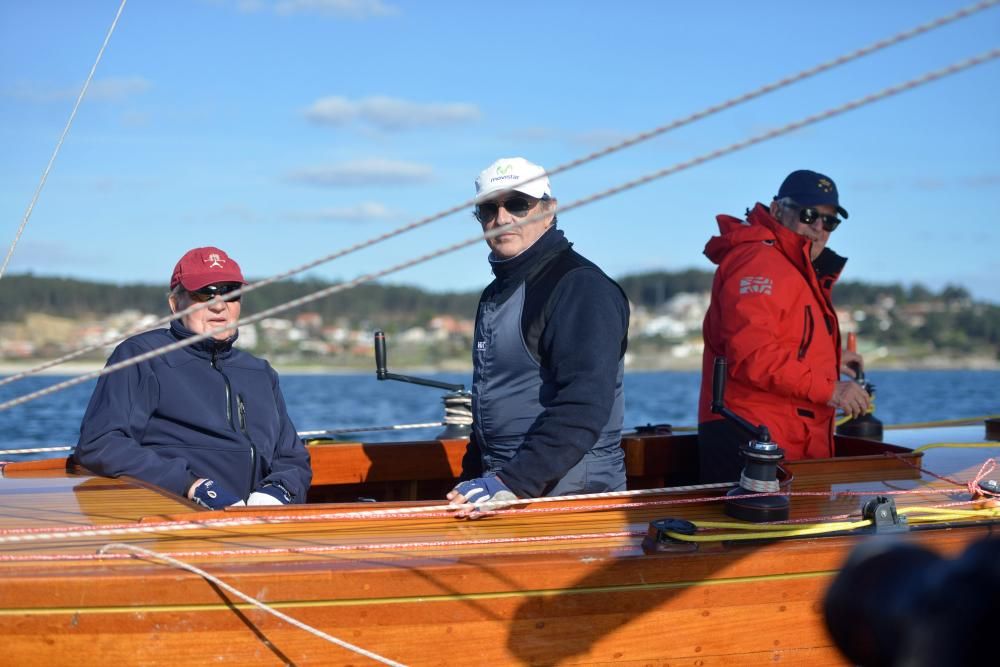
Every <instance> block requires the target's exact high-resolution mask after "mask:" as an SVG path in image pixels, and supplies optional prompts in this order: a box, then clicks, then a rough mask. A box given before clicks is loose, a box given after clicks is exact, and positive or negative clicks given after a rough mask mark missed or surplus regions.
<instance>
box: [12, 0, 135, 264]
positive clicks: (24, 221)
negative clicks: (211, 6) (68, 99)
mask: <svg viewBox="0 0 1000 667" xmlns="http://www.w3.org/2000/svg"><path fill="white" fill-rule="evenodd" d="M126 2H128V0H122V4H120V5H119V6H118V13H117V14H115V20H114V21H112V22H111V27H110V28H109V29H108V34H107V35H106V36H105V37H104V43H103V44H101V50H100V51H98V52H97V59H96V60H95V61H94V65H93V66H92V67H91V68H90V74H88V75H87V80H86V81H84V82H83V88H81V89H80V94H79V95H78V96H77V98H76V103H75V104H74V105H73V110H72V111H71V112H70V114H69V120H68V121H66V127H64V128H63V131H62V134H61V135H59V141H57V142H56V148H55V150H54V151H52V157H50V158H49V163H48V164H47V165H46V166H45V171H43V172H42V178H41V180H40V181H39V182H38V187H37V188H35V195H34V196H33V197H32V198H31V202H30V203H29V204H28V210H26V211H25V212H24V219H22V220H21V225H20V226H19V227H18V228H17V234H15V235H14V241H13V242H12V243H11V244H10V249H9V250H7V257H5V258H4V260H3V265H2V266H0V279H3V274H4V272H5V271H6V270H7V265H8V264H9V263H10V258H11V257H12V256H13V255H14V248H16V247H17V242H18V241H20V240H21V234H23V233H24V228H25V227H27V226H28V218H30V217H31V212H32V211H33V210H34V208H35V203H36V202H37V201H38V197H39V195H41V194H42V188H43V187H45V181H47V180H48V178H49V172H50V171H52V165H53V164H55V161H56V156H57V155H59V149H60V148H62V145H63V140H65V139H66V135H67V134H69V128H70V126H72V125H73V119H74V118H76V112H77V110H78V109H79V108H80V103H81V102H83V97H84V95H86V94H87V89H88V88H89V87H90V82H91V80H92V79H93V78H94V72H96V71H97V65H98V63H100V62H101V58H102V57H103V56H104V49H106V48H107V46H108V42H109V41H111V35H112V34H114V32H115V27H116V26H117V25H118V19H119V18H121V15H122V10H124V9H125V3H126Z"/></svg>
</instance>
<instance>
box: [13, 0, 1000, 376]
mask: <svg viewBox="0 0 1000 667" xmlns="http://www.w3.org/2000/svg"><path fill="white" fill-rule="evenodd" d="M998 3H1000V0H984V1H983V2H980V3H978V4H975V5H971V6H969V7H966V8H964V9H960V10H958V11H956V12H953V13H952V14H948V15H945V16H942V17H940V18H937V19H934V20H932V21H929V22H927V23H924V24H922V25H919V26H916V27H914V28H911V29H909V30H905V31H903V32H900V33H898V34H896V35H894V36H892V37H888V38H886V39H883V40H879V41H877V42H874V43H872V44H869V45H868V46H864V47H862V48H860V49H858V50H856V51H853V52H851V53H848V54H845V55H843V56H840V57H838V58H834V59H832V60H828V61H826V62H823V63H820V64H819V65H816V66H814V67H812V68H809V69H805V70H802V71H801V72H799V73H797V74H793V75H791V76H787V77H784V78H782V79H779V80H777V81H774V82H772V83H768V84H766V85H763V86H761V87H759V88H757V89H755V90H751V91H749V92H747V93H744V94H742V95H738V96H736V97H733V98H730V99H728V100H726V101H723V102H720V103H718V104H714V105H712V106H709V107H707V108H705V109H702V110H700V111H697V112H695V113H692V114H690V115H688V116H685V117H682V118H679V119H676V120H674V121H671V122H669V123H666V124H664V125H661V126H659V127H656V128H653V129H651V130H647V131H645V132H641V133H639V134H636V135H633V136H631V137H629V138H626V139H624V140H623V141H620V142H619V143H617V144H612V145H610V146H608V147H606V148H603V149H600V150H598V151H595V152H593V153H590V154H589V155H585V156H583V157H581V158H577V159H576V160H572V161H570V162H567V163H564V164H562V165H559V166H557V167H555V168H554V169H551V170H548V171H547V172H546V173H545V174H544V175H539V176H536V177H534V178H531V179H528V180H526V181H524V183H525V184H526V183H531V182H532V181H535V180H538V179H540V178H542V177H543V176H554V175H556V174H559V173H562V172H564V171H568V170H570V169H574V168H576V167H579V166H581V165H583V164H586V163H588V162H592V161H594V160H597V159H600V158H602V157H606V156H608V155H611V154H613V153H616V152H618V151H621V150H624V149H626V148H630V147H632V146H634V145H636V144H638V143H641V142H644V141H648V140H650V139H654V138H656V137H659V136H661V135H663V134H666V133H667V132H670V131H673V130H676V129H679V128H681V127H684V126H685V125H689V124H691V123H694V122H696V121H699V120H703V119H705V118H707V117H709V116H712V115H714V114H717V113H719V112H721V111H725V110H727V109H731V108H733V107H736V106H738V105H740V104H744V103H746V102H749V101H751V100H754V99H757V98H758V97H761V96H763V95H767V94H769V93H772V92H774V91H777V90H780V89H782V88H786V87H788V86H790V85H792V84H794V83H798V82H799V81H803V80H805V79H808V78H811V77H814V76H816V75H818V74H821V73H823V72H826V71H828V70H831V69H833V68H835V67H839V66H840V65H844V64H846V63H849V62H851V61H853V60H857V59H859V58H862V57H864V56H867V55H871V54H872V53H875V52H877V51H880V50H882V49H885V48H887V47H889V46H894V45H896V44H899V43H901V42H903V41H906V40H908V39H912V38H913V37H917V36H919V35H922V34H924V33H926V32H929V31H931V30H935V29H937V28H940V27H942V26H944V25H947V24H949V23H952V22H954V21H957V20H959V19H962V18H966V17H968V16H971V15H972V14H975V13H977V12H980V11H982V10H984V9H989V8H990V7H993V6H995V5H996V4H998ZM474 203H475V198H473V199H468V200H466V201H464V202H462V203H461V204H459V205H458V206H453V207H451V208H448V209H445V210H443V211H440V212H438V213H435V214H432V215H429V216H427V217H425V218H421V219H420V220H416V221H414V222H412V223H409V224H407V225H403V226H402V227H399V228H397V229H394V230H391V231H389V232H386V233H385V234H381V235H379V236H376V237H373V238H371V239H369V240H367V241H362V242H360V243H358V244H355V245H353V246H349V247H347V248H343V249H341V250H338V251H336V252H334V253H331V254H329V255H325V256H323V257H320V258H318V259H316V260H313V261H311V262H308V263H306V264H303V265H301V266H298V267H295V268H292V269H289V270H288V271H285V272H284V273H280V274H276V275H274V276H271V277H270V278H266V279H264V280H261V281H258V282H256V283H252V284H249V285H245V286H244V287H242V288H241V289H239V290H236V291H234V292H232V293H231V296H232V297H235V296H237V295H241V294H246V293H248V292H251V291H253V290H255V289H259V288H260V287H264V286H266V285H270V284H272V283H275V282H277V281H279V280H284V279H286V278H290V277H292V276H295V275H297V274H299V273H303V272H305V271H308V270H310V269H312V268H315V267H317V266H319V265H321V264H325V263H328V262H331V261H333V260H335V259H339V258H341V257H344V256H346V255H349V254H351V253H354V252H357V251H359V250H363V249H365V248H369V247H371V246H374V245H377V244H379V243H382V242H383V241H387V240H389V239H392V238H394V237H396V236H400V235H402V234H405V233H407V232H410V231H413V230H415V229H418V228H420V227H423V226H425V225H427V224H430V223H432V222H435V221H437V220H441V219H442V218H445V217H448V216H449V215H452V214H454V213H457V212H460V211H463V210H465V209H467V208H468V207H469V206H471V205H472V204H474ZM209 303H210V302H205V303H199V304H195V305H192V306H191V307H190V308H188V309H186V310H184V311H180V312H178V313H175V314H173V315H170V316H167V317H164V318H162V319H160V320H158V321H156V322H154V323H153V324H151V325H149V326H148V327H140V328H133V329H130V330H128V331H126V332H125V333H124V334H120V335H111V336H108V337H106V338H105V339H104V340H103V341H102V342H99V343H95V344H92V345H88V346H85V347H81V348H78V349H77V350H74V351H72V352H69V353H67V354H65V355H63V356H61V357H59V358H57V359H53V360H51V361H47V362H45V363H42V364H40V365H38V366H35V367H33V368H30V369H27V370H25V371H22V372H20V373H16V374H14V375H11V376H8V377H6V378H3V379H0V386H3V385H5V384H8V383H10V382H15V381H17V380H21V379H23V378H25V377H30V376H32V375H35V374H37V373H40V372H41V371H43V370H45V369H47V368H51V367H53V366H57V365H59V364H62V363H64V362H66V361H70V360H72V359H75V358H77V357H79V356H81V355H83V354H86V353H87V352H92V351H94V350H97V349H100V348H102V347H106V346H108V345H113V344H115V343H117V342H121V341H123V340H125V339H126V338H128V337H129V336H131V335H133V334H135V333H139V332H140V331H143V330H145V329H146V328H153V327H157V326H161V325H163V324H167V323H169V322H171V321H173V320H176V319H180V318H181V317H184V316H185V315H188V314H190V313H193V312H196V311H198V310H201V309H203V308H207V307H208V306H209Z"/></svg>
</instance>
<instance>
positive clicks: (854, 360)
mask: <svg viewBox="0 0 1000 667" xmlns="http://www.w3.org/2000/svg"><path fill="white" fill-rule="evenodd" d="M859 370H860V371H863V370H865V360H864V358H862V356H861V355H860V354H858V353H857V352H852V351H851V350H844V351H843V352H841V353H840V374H841V375H846V376H847V377H849V378H853V379H855V380H857V379H858V371H859Z"/></svg>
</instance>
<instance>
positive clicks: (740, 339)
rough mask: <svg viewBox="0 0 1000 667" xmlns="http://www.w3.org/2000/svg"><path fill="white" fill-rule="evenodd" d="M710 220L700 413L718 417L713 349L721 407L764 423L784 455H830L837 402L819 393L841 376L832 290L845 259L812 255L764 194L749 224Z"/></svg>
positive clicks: (830, 390) (830, 389) (722, 218)
mask: <svg viewBox="0 0 1000 667" xmlns="http://www.w3.org/2000/svg"><path fill="white" fill-rule="evenodd" d="M717 220H718V223H719V229H720V231H721V232H722V234H721V236H714V237H712V238H711V240H709V242H708V244H707V245H706V246H705V255H706V256H707V257H708V258H709V259H710V260H712V262H713V263H715V264H718V265H719V267H718V269H717V270H716V272H715V279H714V282H713V284H712V303H711V305H710V306H709V309H708V313H707V314H706V315H705V323H704V326H703V329H702V332H703V335H704V338H705V352H704V357H703V359H702V380H701V399H700V401H699V404H698V420H699V422H708V421H713V420H716V419H721V418H722V417H720V416H719V415H715V414H712V411H711V401H712V370H713V365H714V362H715V358H716V357H717V356H724V357H726V359H727V361H728V364H729V375H728V379H727V386H726V396H725V402H726V407H728V408H729V409H730V410H732V411H734V412H735V413H737V414H738V415H740V416H741V417H743V418H745V419H747V420H749V421H751V422H753V423H754V424H755V425H757V424H764V425H766V426H767V427H768V429H769V430H770V432H771V438H772V439H773V440H774V441H775V442H776V443H778V444H779V445H780V446H781V447H782V448H783V449H784V450H785V457H786V459H788V460H795V459H802V458H823V457H828V456H832V455H833V421H834V419H833V418H834V413H835V410H834V408H832V407H829V406H828V405H827V402H828V401H829V400H830V398H832V396H833V389H834V385H835V383H836V382H837V380H838V379H839V368H840V326H839V323H838V321H837V314H836V312H835V311H834V309H833V304H832V302H831V300H830V292H831V290H832V288H833V284H834V282H836V280H837V278H838V277H839V276H840V271H841V270H842V269H843V266H844V263H845V262H846V261H847V260H846V259H844V258H843V257H840V256H839V255H836V254H835V253H833V252H832V251H830V250H828V249H824V250H823V252H822V253H821V254H820V256H819V257H818V258H817V260H816V262H815V263H813V262H811V261H810V260H809V247H810V242H809V240H808V239H806V238H805V237H804V236H800V235H798V234H796V233H795V232H793V231H791V230H789V229H786V228H785V227H783V226H782V225H781V224H780V223H779V222H778V221H777V220H775V219H774V218H773V217H772V216H771V214H770V211H768V209H767V208H766V207H765V206H764V205H763V204H757V205H756V206H755V207H754V209H753V210H752V211H750V213H749V215H748V216H747V220H748V221H749V223H750V224H749V225H747V224H746V223H744V222H743V221H741V220H739V219H737V218H734V217H732V216H728V215H720V216H718V218H717ZM818 267H822V268H818Z"/></svg>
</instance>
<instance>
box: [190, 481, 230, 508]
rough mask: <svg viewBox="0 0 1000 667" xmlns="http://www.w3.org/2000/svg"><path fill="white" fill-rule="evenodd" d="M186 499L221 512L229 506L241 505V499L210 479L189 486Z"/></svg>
mask: <svg viewBox="0 0 1000 667" xmlns="http://www.w3.org/2000/svg"><path fill="white" fill-rule="evenodd" d="M188 498H190V499H191V500H193V501H195V502H196V503H198V504H199V505H201V506H202V507H207V508H208V509H210V510H221V509H222V508H223V507H229V506H230V505H242V504H243V499H242V498H240V497H239V496H237V495H236V494H234V493H230V492H229V491H228V490H226V489H224V488H222V486H220V485H219V484H216V483H215V481H214V480H211V479H200V480H198V481H197V482H195V483H194V484H192V485H191V489H190V490H189V491H188Z"/></svg>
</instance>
